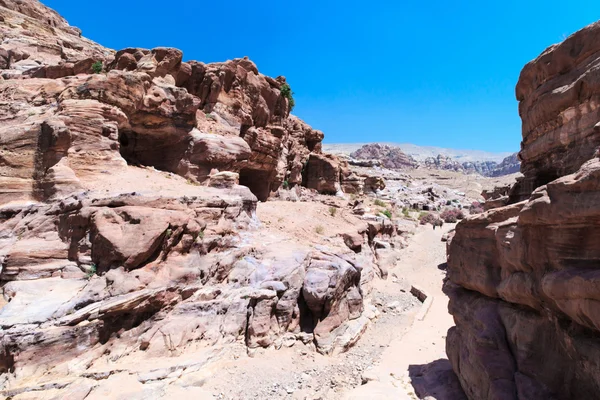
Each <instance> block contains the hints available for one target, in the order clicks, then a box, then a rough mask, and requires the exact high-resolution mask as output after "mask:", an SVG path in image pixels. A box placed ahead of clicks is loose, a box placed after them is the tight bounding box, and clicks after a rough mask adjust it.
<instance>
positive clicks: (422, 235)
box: [344, 224, 462, 400]
mask: <svg viewBox="0 0 600 400" xmlns="http://www.w3.org/2000/svg"><path fill="white" fill-rule="evenodd" d="M453 228H454V225H453V224H446V225H444V227H443V228H442V229H436V230H433V229H432V227H431V226H430V225H427V226H425V227H423V226H422V227H419V230H418V231H417V233H416V234H415V235H414V236H413V238H412V239H411V241H410V244H409V246H408V247H407V248H406V249H404V250H403V253H402V258H401V261H400V262H399V263H398V264H397V266H396V268H395V269H393V270H392V271H391V273H392V274H395V275H397V276H398V277H404V278H405V279H407V280H408V281H410V282H411V283H412V284H414V285H417V286H419V287H420V288H422V289H424V290H425V291H426V292H427V294H428V295H429V296H430V297H433V302H432V303H431V307H430V308H429V310H428V312H427V313H426V314H425V316H424V318H423V319H422V320H418V319H415V321H414V322H413V324H412V326H411V327H410V328H409V329H408V331H406V332H405V333H404V335H402V334H401V333H400V334H399V336H398V337H396V338H395V339H394V340H393V341H392V342H391V343H390V344H389V347H388V348H387V349H386V351H385V352H383V354H382V357H381V359H380V360H379V362H378V363H377V365H375V366H374V367H373V368H372V369H371V370H370V371H368V374H367V375H366V376H367V377H368V379H370V381H369V382H368V383H367V384H365V385H362V386H360V387H357V388H355V389H353V390H351V391H349V392H348V393H347V394H346V395H345V396H344V399H348V400H350V399H352V400H357V399H372V398H374V397H375V398H377V399H415V398H423V397H426V396H431V397H432V398H435V399H437V400H443V399H447V400H450V399H452V400H454V399H461V398H462V396H461V394H460V389H459V387H458V386H457V385H458V381H457V380H456V378H455V377H454V376H453V375H452V374H451V373H450V364H449V362H448V361H447V359H446V352H445V339H446V333H447V331H448V329H449V328H450V327H451V326H452V325H454V322H453V320H452V317H451V316H450V315H449V314H448V299H447V297H446V296H445V295H444V293H443V292H442V280H443V278H444V275H445V272H444V269H445V263H446V243H445V242H442V241H441V237H442V235H443V234H444V233H446V232H448V231H449V230H451V229H453ZM415 391H416V392H417V393H416V394H415ZM417 395H418V396H417Z"/></svg>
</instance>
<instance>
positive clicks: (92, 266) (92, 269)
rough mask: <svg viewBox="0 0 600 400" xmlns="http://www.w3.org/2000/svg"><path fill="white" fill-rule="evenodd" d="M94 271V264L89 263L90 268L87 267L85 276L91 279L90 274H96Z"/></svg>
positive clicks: (95, 270)
mask: <svg viewBox="0 0 600 400" xmlns="http://www.w3.org/2000/svg"><path fill="white" fill-rule="evenodd" d="M96 272H97V268H96V264H94V263H92V264H91V265H90V269H88V272H87V274H86V277H87V278H88V279H91V278H92V276H94V275H96Z"/></svg>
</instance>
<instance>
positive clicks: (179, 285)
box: [0, 0, 398, 398]
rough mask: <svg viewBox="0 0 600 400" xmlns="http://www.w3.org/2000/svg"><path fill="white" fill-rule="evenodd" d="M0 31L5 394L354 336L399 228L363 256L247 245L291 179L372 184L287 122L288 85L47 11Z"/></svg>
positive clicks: (255, 242) (27, 11)
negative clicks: (260, 207) (120, 42)
mask: <svg viewBox="0 0 600 400" xmlns="http://www.w3.org/2000/svg"><path fill="white" fill-rule="evenodd" d="M0 29H1V31H2V34H3V38H4V40H3V42H2V44H1V45H0V59H1V60H0V75H1V76H2V78H3V80H2V82H1V83H0V118H2V122H3V124H2V126H1V127H0V289H1V290H2V294H3V296H2V300H0V327H1V330H0V395H3V396H8V397H10V396H13V395H17V394H19V393H25V392H29V391H35V390H40V389H39V385H47V386H44V387H51V388H54V387H55V386H53V385H57V386H56V387H59V389H62V388H65V387H66V386H68V385H70V383H72V381H68V382H63V383H60V384H59V383H57V382H59V381H61V382H62V379H63V378H64V377H65V376H66V375H68V376H70V377H78V379H79V378H81V379H87V378H89V377H90V376H93V377H96V376H102V374H103V373H107V374H108V375H110V374H111V372H106V371H105V370H104V367H102V366H101V364H102V363H103V362H108V363H109V364H111V365H112V366H113V370H111V371H114V370H115V369H114V368H117V367H116V366H115V364H112V363H113V362H116V361H117V360H121V361H123V360H125V361H123V363H124V365H126V367H124V368H130V367H131V368H133V367H132V365H137V363H139V359H138V358H137V357H143V359H144V360H145V361H144V363H145V364H152V363H153V362H155V360H156V359H157V358H160V357H170V356H180V355H182V354H186V352H188V351H190V352H192V351H199V350H198V348H200V349H202V348H203V347H202V346H207V345H213V344H217V343H218V344H226V343H231V342H242V343H244V344H245V345H246V346H247V347H248V348H256V347H269V346H274V347H280V346H281V343H282V341H283V340H284V339H285V340H287V341H292V342H294V341H296V340H301V341H303V342H306V343H312V344H314V347H315V348H316V349H317V350H318V351H320V352H323V353H330V352H332V351H336V350H339V349H344V347H345V346H349V345H351V344H353V343H354V342H355V341H356V340H357V339H358V337H359V336H360V334H361V333H362V332H363V331H364V329H365V327H366V323H367V322H368V320H369V319H368V318H367V317H366V316H364V315H363V310H364V308H365V305H364V303H363V296H364V294H365V293H367V292H368V288H369V283H370V280H371V279H372V278H373V277H374V276H375V275H376V274H379V275H382V274H383V272H382V270H381V269H380V268H378V266H377V262H378V258H377V257H382V255H381V254H382V253H384V252H382V251H381V250H380V249H378V251H375V243H376V242H377V240H381V239H382V238H385V239H386V240H387V241H393V240H394V238H395V237H397V236H398V235H397V233H398V232H397V230H396V226H395V225H394V224H393V223H392V222H391V221H390V220H388V219H386V218H384V217H381V216H372V218H371V219H370V220H368V221H365V222H364V224H363V225H364V226H361V228H360V229H358V231H357V229H356V227H354V232H350V233H349V234H351V235H352V237H353V246H354V248H353V249H351V248H349V247H348V246H347V245H346V244H344V241H343V240H342V239H341V238H338V240H337V242H336V243H337V244H338V245H336V243H332V244H331V246H320V247H318V248H317V247H311V246H298V245H296V244H295V243H283V244H280V245H277V246H275V247H272V246H271V245H270V244H269V243H270V242H269V241H266V240H263V238H260V237H259V238H257V237H255V235H253V234H252V232H255V231H256V229H258V225H259V221H258V220H257V218H256V207H257V200H259V199H260V200H266V199H267V198H268V197H269V196H270V195H271V193H272V192H274V191H276V190H277V189H278V188H279V187H280V186H283V185H284V184H285V185H286V186H288V187H293V186H297V189H300V187H299V185H300V184H302V183H304V184H305V185H306V186H307V187H311V188H314V189H316V190H317V191H320V192H323V193H333V194H335V193H337V192H338V191H340V190H346V191H361V190H362V184H363V182H362V181H361V180H360V179H359V178H358V177H356V176H355V175H353V173H352V172H350V171H349V169H348V168H347V165H346V164H345V162H343V161H340V160H338V159H337V158H336V157H333V156H328V155H324V154H322V153H321V140H322V139H323V133H322V132H320V131H317V130H314V129H312V128H311V127H310V126H308V125H307V124H306V123H304V122H303V121H301V120H300V119H298V118H296V117H294V116H291V115H290V114H289V113H290V102H289V98H288V97H287V96H285V94H283V93H282V89H283V88H284V85H286V81H285V78H283V77H278V78H270V77H267V76H265V75H262V74H261V73H259V72H258V70H257V67H256V65H254V63H252V62H251V61H250V60H248V59H247V58H240V59H235V60H230V61H227V62H223V63H214V64H203V63H200V62H196V61H190V62H183V61H182V53H181V51H179V50H177V49H173V48H155V49H151V50H150V49H140V48H128V49H123V50H120V51H118V52H114V51H112V50H108V49H105V48H103V47H101V46H99V45H97V44H95V43H93V42H91V41H89V40H87V39H85V38H83V37H81V33H80V32H79V30H77V29H76V28H73V27H70V26H69V25H68V24H67V23H66V21H64V19H62V18H61V17H60V16H58V14H56V13H55V12H54V11H52V10H50V9H48V8H46V7H44V6H43V5H42V4H41V3H39V2H38V1H35V0H4V1H0ZM2 60H3V61H2ZM305 190H306V189H305ZM357 245H358V247H357ZM386 254H387V253H386ZM140 354H141V356H140ZM109 355H110V356H109ZM203 357H204V358H202V359H204V360H205V359H210V357H209V356H206V354H204V355H203ZM207 357H208V358H207ZM136 360H137V361H136ZM153 360H154V361H153ZM163 361H164V359H163ZM197 363H200V361H197ZM102 365H103V364H102ZM198 365H200V364H198ZM90 368H91V369H93V370H94V371H100V370H104V371H105V372H94V373H93V374H92V375H90V372H89V369H90ZM183 368H187V366H184V367H183ZM96 373H98V374H100V375H94V374H96ZM132 373H133V372H132ZM108 375H106V376H108ZM140 379H141V380H140V382H141V381H143V379H142V378H140ZM48 385H49V386H48ZM69 387H70V388H71V386H69ZM77 388H78V387H77V385H74V386H73V390H79V389H77ZM89 389H90V388H89V387H88V392H89ZM61 396H64V398H70V396H69V393H62V395H61Z"/></svg>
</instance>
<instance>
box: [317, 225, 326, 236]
mask: <svg viewBox="0 0 600 400" xmlns="http://www.w3.org/2000/svg"><path fill="white" fill-rule="evenodd" d="M315 232H317V233H318V234H319V235H322V234H323V232H325V228H323V226H322V225H319V226H317V227H316V228H315Z"/></svg>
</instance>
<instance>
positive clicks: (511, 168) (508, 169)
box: [487, 153, 521, 177]
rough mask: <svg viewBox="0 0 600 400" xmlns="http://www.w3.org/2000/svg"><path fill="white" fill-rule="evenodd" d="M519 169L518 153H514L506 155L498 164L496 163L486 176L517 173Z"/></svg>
mask: <svg viewBox="0 0 600 400" xmlns="http://www.w3.org/2000/svg"><path fill="white" fill-rule="evenodd" d="M520 170H521V161H520V160H519V154H518V153H515V154H512V155H510V156H508V157H506V158H505V159H504V160H502V162H501V163H500V164H497V165H496V166H495V167H494V168H493V169H492V170H491V171H490V173H489V174H488V175H487V176H494V177H495V176H504V175H510V174H514V173H517V172H519V171H520Z"/></svg>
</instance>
